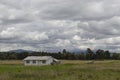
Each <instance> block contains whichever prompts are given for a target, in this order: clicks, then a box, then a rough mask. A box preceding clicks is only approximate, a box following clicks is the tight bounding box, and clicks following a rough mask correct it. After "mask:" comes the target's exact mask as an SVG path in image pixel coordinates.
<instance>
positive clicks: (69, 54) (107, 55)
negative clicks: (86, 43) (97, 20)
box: [0, 48, 120, 60]
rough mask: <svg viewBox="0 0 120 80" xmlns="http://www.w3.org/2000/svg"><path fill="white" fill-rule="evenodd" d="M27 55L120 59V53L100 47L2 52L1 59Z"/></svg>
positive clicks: (21, 57) (79, 58) (75, 58)
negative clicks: (74, 50) (56, 51)
mask: <svg viewBox="0 0 120 80" xmlns="http://www.w3.org/2000/svg"><path fill="white" fill-rule="evenodd" d="M27 56H53V57H54V58H57V59H67V60H112V59H114V60H120V54H119V53H110V52H109V51H104V50H101V49H98V50H97V51H96V52H94V51H92V50H91V49H90V48H88V49H87V50H86V51H85V52H81V53H72V52H69V51H66V49H63V51H62V52H58V53H50V52H31V53H29V52H21V53H15V52H0V60H13V59H14V60H22V59H24V58H25V57H27Z"/></svg>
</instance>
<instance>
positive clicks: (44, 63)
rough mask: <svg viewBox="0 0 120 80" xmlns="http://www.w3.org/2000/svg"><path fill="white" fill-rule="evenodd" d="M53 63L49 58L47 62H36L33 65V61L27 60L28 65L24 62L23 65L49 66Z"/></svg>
mask: <svg viewBox="0 0 120 80" xmlns="http://www.w3.org/2000/svg"><path fill="white" fill-rule="evenodd" d="M52 62H53V59H52V58H49V59H48V60H45V62H44V61H42V60H36V62H35V63H33V60H29V63H27V61H24V64H25V65H51V63H52Z"/></svg>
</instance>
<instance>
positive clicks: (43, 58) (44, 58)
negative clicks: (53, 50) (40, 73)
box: [24, 56, 52, 60]
mask: <svg viewBox="0 0 120 80" xmlns="http://www.w3.org/2000/svg"><path fill="white" fill-rule="evenodd" d="M50 58H52V57H51V56H28V57H26V58H25V59H24V60H48V59H50Z"/></svg>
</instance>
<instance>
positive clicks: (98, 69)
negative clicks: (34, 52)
mask: <svg viewBox="0 0 120 80" xmlns="http://www.w3.org/2000/svg"><path fill="white" fill-rule="evenodd" d="M86 62H87V61H81V60H62V64H60V65H54V66H51V65H49V66H24V65H23V62H22V61H17V60H16V61H13V60H10V61H7V60H5V61H0V80H120V61H119V60H105V61H95V62H94V64H86Z"/></svg>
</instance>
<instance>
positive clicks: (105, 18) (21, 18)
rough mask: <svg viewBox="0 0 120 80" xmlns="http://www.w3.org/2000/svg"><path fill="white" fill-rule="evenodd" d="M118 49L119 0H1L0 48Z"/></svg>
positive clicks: (119, 50) (40, 49) (119, 27)
mask: <svg viewBox="0 0 120 80" xmlns="http://www.w3.org/2000/svg"><path fill="white" fill-rule="evenodd" d="M64 48H65V49H67V50H70V51H73V50H74V51H75V50H86V48H91V49H93V50H94V49H104V50H109V51H114V52H120V0H0V50H1V51H9V50H13V49H25V50H35V51H42V50H44V51H60V50H62V49H64Z"/></svg>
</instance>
